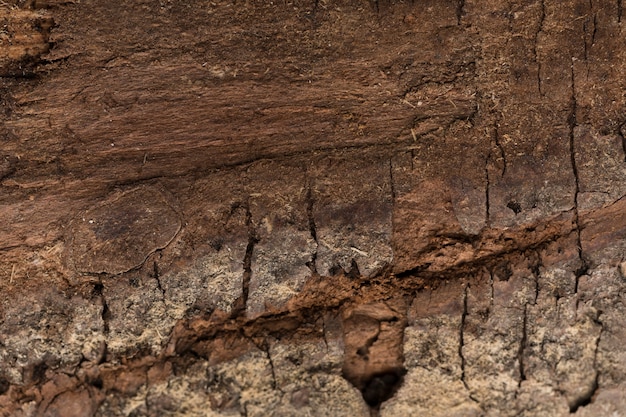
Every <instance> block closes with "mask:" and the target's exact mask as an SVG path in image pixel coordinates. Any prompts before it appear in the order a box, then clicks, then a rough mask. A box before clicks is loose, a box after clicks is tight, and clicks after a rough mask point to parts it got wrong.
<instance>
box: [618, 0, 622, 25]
mask: <svg viewBox="0 0 626 417" xmlns="http://www.w3.org/2000/svg"><path fill="white" fill-rule="evenodd" d="M622 11H623V9H622V0H617V23H622Z"/></svg>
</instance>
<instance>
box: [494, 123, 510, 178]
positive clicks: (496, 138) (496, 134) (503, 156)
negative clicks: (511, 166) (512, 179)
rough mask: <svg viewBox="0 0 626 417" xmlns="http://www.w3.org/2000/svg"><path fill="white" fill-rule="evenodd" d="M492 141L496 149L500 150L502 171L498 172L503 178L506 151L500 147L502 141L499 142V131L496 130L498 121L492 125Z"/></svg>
mask: <svg viewBox="0 0 626 417" xmlns="http://www.w3.org/2000/svg"><path fill="white" fill-rule="evenodd" d="M493 129H494V131H493V141H494V143H495V145H496V148H498V151H500V158H502V172H501V173H500V177H501V178H503V177H504V175H505V174H506V168H507V166H506V153H505V152H504V148H503V147H502V143H500V132H499V131H498V123H497V122H496V123H494V126H493Z"/></svg>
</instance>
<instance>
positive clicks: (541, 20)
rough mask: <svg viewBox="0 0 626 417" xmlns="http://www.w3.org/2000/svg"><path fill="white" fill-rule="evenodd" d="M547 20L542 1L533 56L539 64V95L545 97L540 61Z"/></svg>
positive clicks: (543, 1) (542, 1)
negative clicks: (540, 38) (540, 36)
mask: <svg viewBox="0 0 626 417" xmlns="http://www.w3.org/2000/svg"><path fill="white" fill-rule="evenodd" d="M545 19H546V4H545V0H541V11H540V13H539V24H538V25H537V32H535V42H534V46H533V54H534V55H535V63H536V64H537V90H538V91H539V95H540V96H543V90H542V88H541V61H540V60H539V48H538V46H539V35H540V34H541V32H543V25H544V22H545Z"/></svg>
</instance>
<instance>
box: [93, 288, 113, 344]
mask: <svg viewBox="0 0 626 417" xmlns="http://www.w3.org/2000/svg"><path fill="white" fill-rule="evenodd" d="M92 294H93V295H94V296H95V297H98V298H100V303H101V304H102V313H100V317H101V318H102V327H103V329H104V334H105V336H106V335H108V333H109V319H110V318H111V311H110V310H109V306H108V304H107V301H106V298H105V296H104V285H103V284H102V283H101V282H99V283H97V284H96V285H94V287H93V291H92Z"/></svg>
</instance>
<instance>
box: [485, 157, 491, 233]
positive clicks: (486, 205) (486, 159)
mask: <svg viewBox="0 0 626 417" xmlns="http://www.w3.org/2000/svg"><path fill="white" fill-rule="evenodd" d="M490 187H491V184H490V182H489V157H487V158H485V226H486V227H488V228H490V227H491V219H490V217H489V211H490V208H489V201H490V196H489V189H490Z"/></svg>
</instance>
